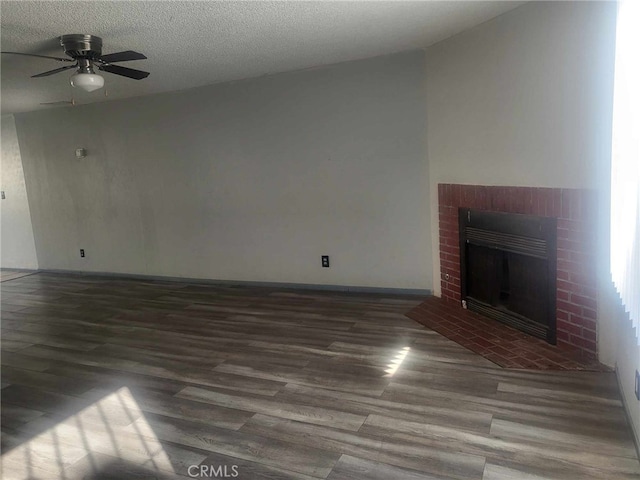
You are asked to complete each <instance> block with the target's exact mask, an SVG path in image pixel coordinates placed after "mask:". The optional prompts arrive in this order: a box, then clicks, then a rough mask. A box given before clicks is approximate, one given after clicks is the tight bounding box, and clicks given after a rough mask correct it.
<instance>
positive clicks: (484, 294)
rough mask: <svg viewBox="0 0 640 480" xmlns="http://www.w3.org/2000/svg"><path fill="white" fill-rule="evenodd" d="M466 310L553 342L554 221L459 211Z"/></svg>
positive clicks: (554, 286)
mask: <svg viewBox="0 0 640 480" xmlns="http://www.w3.org/2000/svg"><path fill="white" fill-rule="evenodd" d="M459 221H460V262H461V265H460V268H461V274H462V282H461V283H462V285H461V288H462V298H463V300H464V301H465V303H466V305H467V308H468V309H470V310H474V311H476V312H478V313H481V314H483V315H485V316H488V317H491V318H494V319H496V320H498V321H501V322H503V323H506V324H508V325H511V326H512V327H515V328H517V329H519V330H522V331H524V332H526V333H529V334H531V335H535V336H537V337H540V338H544V339H545V340H547V341H548V342H549V343H553V344H555V342H556V315H555V312H556V219H555V218H547V217H536V216H530V215H518V214H509V213H496V212H486V211H481V210H472V209H469V208H460V209H459Z"/></svg>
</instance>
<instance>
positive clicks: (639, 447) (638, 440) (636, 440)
mask: <svg viewBox="0 0 640 480" xmlns="http://www.w3.org/2000/svg"><path fill="white" fill-rule="evenodd" d="M615 372H616V381H617V382H618V390H619V391H620V397H621V398H622V409H623V410H624V415H625V416H626V417H627V424H628V425H629V427H630V428H631V436H632V437H633V445H634V446H635V447H636V455H637V456H638V459H639V460H640V437H639V436H638V431H637V430H636V427H635V425H634V424H633V420H632V419H631V414H630V413H629V406H628V405H627V400H626V397H625V395H624V388H623V387H622V381H621V380H620V370H619V369H618V365H617V364H616V369H615Z"/></svg>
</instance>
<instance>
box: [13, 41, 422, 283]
mask: <svg viewBox="0 0 640 480" xmlns="http://www.w3.org/2000/svg"><path fill="white" fill-rule="evenodd" d="M424 76H425V72H424V55H423V52H411V53H404V54H398V55H393V56H386V57H380V58H375V59H369V60H364V61H359V62H353V63H345V64H339V65H335V66H331V67H324V68H318V69H314V70H308V71H301V72H293V73H287V74H280V75H275V76H270V77H263V78H259V79H253V80H247V81H242V82H237V83H233V84H224V85H218V86H211V87H206V88H200V89H195V90H188V91H184V92H177V93H171V94H163V95H154V96H149V97H143V98H137V99H131V100H128V101H117V102H110V103H106V104H95V105H88V106H84V107H75V108H64V109H52V110H47V111H39V112H33V113H28V114H19V115H16V123H17V127H18V134H19V137H20V143H21V145H22V158H23V162H24V168H25V174H26V178H27V188H28V192H29V198H30V201H31V204H32V215H33V222H34V233H35V241H36V246H37V250H38V256H39V260H40V267H41V268H44V269H65V270H85V271H109V272H125V273H139V274H150V275H168V276H182V277H193V278H210V279H223V280H248V281H264V282H293V283H312V284H330V285H331V284H332V285H347V286H370V287H391V288H422V289H430V288H431V287H432V285H431V278H432V275H431V258H430V257H431V246H430V243H429V242H430V238H431V236H430V232H429V212H428V208H427V205H428V201H429V181H428V168H427V163H426V161H425V158H426V145H425V133H424V132H425V128H426V126H425V122H426V112H425V108H424V95H425V93H424V88H425V86H424ZM107 81H108V79H107ZM80 147H83V148H86V149H87V151H88V153H89V155H88V157H87V158H85V159H83V160H77V159H76V158H75V156H74V151H75V149H76V148H80ZM80 248H84V249H85V250H86V254H87V257H86V258H85V259H81V258H80V257H79V253H78V251H79V249H80ZM322 254H328V255H330V256H331V261H332V264H331V268H329V269H323V268H321V267H320V255H322Z"/></svg>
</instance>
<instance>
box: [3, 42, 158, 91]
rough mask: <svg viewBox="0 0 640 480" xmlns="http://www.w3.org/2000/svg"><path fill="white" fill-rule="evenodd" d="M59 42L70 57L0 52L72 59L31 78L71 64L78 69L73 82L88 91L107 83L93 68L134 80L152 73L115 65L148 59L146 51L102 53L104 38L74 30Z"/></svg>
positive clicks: (53, 58)
mask: <svg viewBox="0 0 640 480" xmlns="http://www.w3.org/2000/svg"><path fill="white" fill-rule="evenodd" d="M60 45H62V47H63V48H64V53H65V54H67V55H68V56H69V57H71V58H70V59H69V58H61V57H49V56H46V55H36V54H32V53H20V52H1V53H6V54H11V55H24V56H28V57H39V58H48V59H50V60H56V61H58V62H73V65H65V66H64V67H60V68H56V69H55V70H49V71H47V72H43V73H39V74H37V75H32V77H31V78H39V77H47V76H49V75H53V74H55V73H60V72H64V71H65V70H70V69H72V68H75V69H76V73H75V74H74V75H72V76H71V85H73V86H74V87H78V88H81V89H82V90H85V91H87V92H92V91H94V90H98V89H100V88H102V87H103V86H104V78H102V77H101V76H100V75H96V73H95V71H94V68H97V69H98V70H101V71H103V72H109V73H114V74H116V75H121V76H123V77H128V78H132V79H134V80H142V79H143V78H147V77H148V76H149V72H143V71H142V70H135V69H133V68H127V67H121V66H120V65H114V63H118V62H127V61H129V60H145V59H146V58H147V57H145V56H144V55H143V54H141V53H138V52H134V51H132V50H127V51H124V52H118V53H110V54H107V55H102V39H101V38H100V37H96V36H95V35H83V34H77V33H74V34H71V35H62V36H61V37H60Z"/></svg>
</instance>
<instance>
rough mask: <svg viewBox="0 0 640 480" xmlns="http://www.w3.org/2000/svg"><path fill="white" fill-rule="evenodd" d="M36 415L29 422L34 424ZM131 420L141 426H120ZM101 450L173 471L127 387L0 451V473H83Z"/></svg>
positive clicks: (100, 459)
mask: <svg viewBox="0 0 640 480" xmlns="http://www.w3.org/2000/svg"><path fill="white" fill-rule="evenodd" d="M38 420H41V419H38ZM38 420H36V421H34V422H33V423H34V425H33V426H34V428H37V426H38V425H37V421H38ZM45 420H46V421H50V419H45ZM134 422H135V423H136V425H138V426H141V427H142V428H141V429H137V428H136V429H133V430H131V429H125V428H124V427H127V426H130V425H131V424H133V423H134ZM143 432H144V433H143ZM105 455H106V456H108V457H113V461H114V462H117V461H126V462H130V463H132V464H135V465H137V466H139V467H141V468H145V469H148V470H153V471H158V472H163V473H175V471H174V469H173V465H172V463H171V461H170V459H169V456H168V455H167V454H166V452H165V451H164V449H163V447H162V444H161V443H160V442H159V441H158V439H157V437H156V436H155V434H154V433H153V430H152V429H151V428H150V427H149V426H148V424H146V420H145V417H144V415H143V414H142V412H141V410H140V408H139V407H138V404H137V403H136V401H135V399H134V398H133V395H132V394H131V392H130V391H129V389H128V388H127V387H122V388H121V389H119V390H117V391H115V392H113V393H111V394H109V395H107V396H105V397H103V398H101V399H100V400H98V401H96V402H95V403H93V404H91V405H90V406H89V407H87V408H85V409H84V410H81V411H80V412H78V413H76V414H75V415H72V416H70V417H68V418H66V419H64V420H63V421H61V422H59V423H56V424H55V425H53V426H51V427H50V428H48V429H47V430H45V431H44V432H43V433H40V434H38V435H37V436H35V437H33V438H31V439H30V440H29V441H27V442H25V443H23V444H21V445H19V446H17V447H15V448H14V449H12V450H10V451H9V452H7V453H6V454H4V455H2V471H3V476H6V477H4V478H16V479H22V478H25V479H26V478H29V479H40V478H42V479H51V478H60V479H72V478H83V477H84V475H89V474H91V473H97V472H99V471H101V470H102V469H103V465H104V458H105ZM78 465H82V472H79V471H78V468H80V467H79V466H78ZM79 475H80V477H79Z"/></svg>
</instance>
